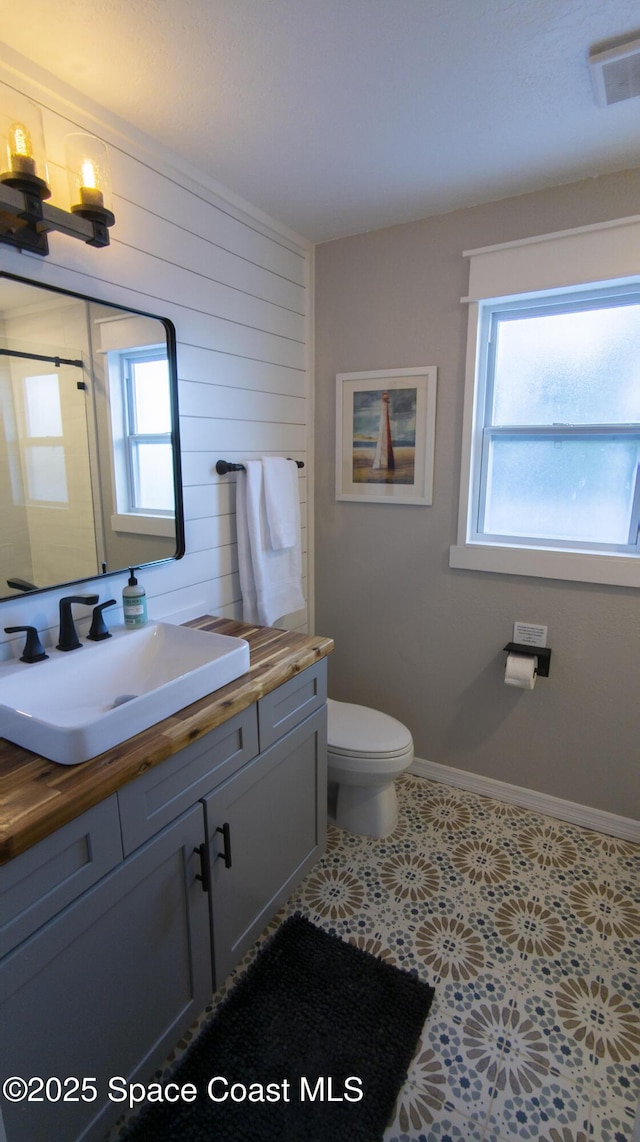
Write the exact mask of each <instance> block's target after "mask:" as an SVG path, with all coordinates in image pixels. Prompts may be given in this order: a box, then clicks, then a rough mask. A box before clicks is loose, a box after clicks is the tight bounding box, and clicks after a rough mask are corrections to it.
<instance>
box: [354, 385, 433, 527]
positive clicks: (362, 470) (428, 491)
mask: <svg viewBox="0 0 640 1142" xmlns="http://www.w3.org/2000/svg"><path fill="white" fill-rule="evenodd" d="M437 373H438V370H437V368H436V366H435V365H422V366H420V367H419V368H414V369H387V370H378V371H376V372H373V373H338V375H337V377H336V499H338V500H353V501H354V502H357V501H364V502H366V503H370V504H389V503H392V504H430V503H432V502H433V455H434V444H435V428H436V382H437Z"/></svg>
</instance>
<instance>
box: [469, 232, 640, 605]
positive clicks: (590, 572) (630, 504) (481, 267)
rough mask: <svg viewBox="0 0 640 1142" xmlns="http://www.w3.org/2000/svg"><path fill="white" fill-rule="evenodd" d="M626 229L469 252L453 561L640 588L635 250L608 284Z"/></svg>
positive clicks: (639, 319)
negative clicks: (625, 269)
mask: <svg viewBox="0 0 640 1142" xmlns="http://www.w3.org/2000/svg"><path fill="white" fill-rule="evenodd" d="M623 221H624V222H626V223H629V222H632V223H636V225H637V222H636V220H623ZM609 225H610V226H611V227H612V228H613V227H614V224H609ZM626 229H628V228H627V227H625V226H624V225H622V224H621V225H620V227H619V228H618V229H616V230H615V232H614V229H611V230H607V228H606V227H601V228H597V227H593V228H585V229H584V231H567V232H565V233H564V234H562V235H547V236H545V237H543V238H541V239H532V240H529V242H525V243H513V244H511V245H510V246H508V247H507V246H505V247H494V248H493V249H492V250H484V251H476V252H475V255H477V256H478V257H477V263H478V264H477V265H475V266H474V265H473V262H472V266H471V274H470V281H471V289H470V293H471V294H472V296H471V297H470V298H468V299H465V300H468V301H470V302H471V305H470V315H469V346H468V368H467V392H466V398H465V430H464V447H463V467H462V480H461V504H460V521H459V531H458V544H457V546H455V547H452V548H451V552H450V565H451V566H453V567H464V568H471V569H478V570H484V571H498V572H506V573H511V574H521V575H542V576H545V577H550V578H560V579H563V578H564V579H574V580H581V581H585V582H604V583H616V584H619V585H622V586H640V559H638V556H639V555H640V538H639V527H640V281H639V280H638V277H637V266H638V263H637V256H636V257H635V259H633V258H632V261H634V262H635V266H636V276H635V277H631V276H629V275H625V276H623V275H622V274H618V275H615V280H611V279H612V278H614V272H615V267H616V264H618V265H622V264H623V263H624V258H625V257H628V255H627V254H626V253H625V252H624V240H625V230H626ZM634 229H635V227H634ZM594 232H595V234H594ZM576 236H577V239H576ZM626 237H627V238H628V233H627V234H626ZM556 240H557V241H556ZM635 240H636V241H637V234H636V235H635ZM576 241H577V242H578V245H574V246H573V247H572V245H571V243H572V242H574V243H575V242H576ZM538 243H539V245H538ZM585 251H586V252H587V255H588V257H587V258H583V257H582V254H583V253H584V252H585ZM612 251H613V252H612ZM609 254H610V255H611V256H610V258H609V262H610V266H609V264H607V265H605V263H606V262H607V257H608V255H609ZM471 257H472V258H473V257H474V254H472V255H471ZM572 258H573V260H574V261H575V266H573V267H572V265H571V261H572ZM589 259H591V262H592V265H590V266H589V269H590V270H591V271H592V272H593V279H592V280H593V281H594V282H595V281H596V280H597V278H596V273H597V271H598V270H601V272H602V278H603V280H602V281H598V284H597V285H589V284H587V283H586V282H584V281H580V273H583V274H584V269H585V264H587V263H588V261H589ZM627 264H628V262H627V263H624V265H625V266H626V265H627ZM567 265H568V268H567ZM594 271H595V272H594ZM612 271H613V272H612ZM573 274H575V279H574V278H573V277H572V275H573ZM554 277H556V280H557V281H558V282H563V283H565V282H568V285H566V286H565V285H563V287H562V288H556V289H552V288H549V287H550V284H551V283H552V282H553V279H554ZM607 278H609V280H605V279H607ZM520 282H522V285H523V287H524V288H522V289H521V290H520V291H519V292H518V293H515V290H514V286H517V284H518V283H520ZM527 286H530V287H533V288H531V289H530V290H529V291H526V287H527ZM505 287H509V288H505ZM537 287H542V288H537ZM481 291H484V292H485V296H484V297H482V296H479V294H480V293H481ZM473 295H475V296H473Z"/></svg>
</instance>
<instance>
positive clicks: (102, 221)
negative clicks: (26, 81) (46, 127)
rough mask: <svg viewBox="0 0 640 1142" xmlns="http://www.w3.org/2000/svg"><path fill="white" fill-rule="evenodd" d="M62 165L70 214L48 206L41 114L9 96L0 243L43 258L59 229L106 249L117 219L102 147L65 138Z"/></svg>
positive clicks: (0, 152) (1, 117) (2, 120)
mask: <svg viewBox="0 0 640 1142" xmlns="http://www.w3.org/2000/svg"><path fill="white" fill-rule="evenodd" d="M9 104H10V105H9ZM2 136H3V137H2ZM65 160H66V164H67V169H68V175H69V187H70V191H71V210H70V211H67V210H62V209H60V207H58V206H53V205H50V204H49V203H47V202H46V199H48V198H50V197H51V191H50V189H49V184H48V176H47V166H46V158H45V149H44V132H43V129H42V116H41V114H40V109H39V108H38V107H37V106H36V105H35V104H34V103H31V102H30V100H28V99H25V98H24V97H23V96H19V95H18V94H17V93H15V92H13V93H11V95H10V97H9V99H8V101H7V103H6V110H5V109H3V110H2V112H0V242H4V243H6V244H8V245H10V246H13V247H14V249H18V250H30V251H31V252H32V253H34V254H42V255H43V256H44V255H46V254H48V253H49V242H48V239H47V234H48V233H49V232H50V231H51V230H58V231H59V232H60V233H62V234H68V235H69V236H70V237H72V238H79V239H80V241H82V242H86V243H87V245H88V246H108V245H109V227H110V226H113V223H114V222H115V216H114V214H113V212H112V210H111V181H110V175H109V158H108V152H107V148H106V146H105V144H104V143H103V142H102V141H101V140H100V139H96V138H94V137H93V136H92V135H83V134H79V133H78V134H72V135H68V136H67V139H66V140H65Z"/></svg>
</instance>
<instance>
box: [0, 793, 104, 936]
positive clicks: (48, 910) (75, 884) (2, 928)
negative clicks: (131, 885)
mask: <svg viewBox="0 0 640 1142" xmlns="http://www.w3.org/2000/svg"><path fill="white" fill-rule="evenodd" d="M120 860H122V843H121V840H120V821H119V818H118V801H117V797H116V795H115V794H114V795H113V796H112V797H108V798H107V800H106V801H102V802H100V804H99V805H95V806H94V808H93V809H88V810H87V812H86V813H83V814H82V816H80V817H77V818H76V819H75V821H70V822H69V824H68V825H63V827H62V828H61V829H58V830H57V832H55V833H53V834H52V835H51V836H50V837H46V838H45V839H44V840H43V841H40V842H39V843H38V844H37V845H34V846H33V847H32V848H30V849H28V850H27V852H24V853H21V854H20V856H17V857H15V859H14V860H12V861H10V862H9V864H7V865H5V866H4V867H3V869H2V874H1V877H0V885H1V887H0V917H1V919H0V956H4V955H6V953H7V952H9V951H11V949H12V948H15V947H16V945H17V944H19V943H21V942H22V940H26V938H27V936H30V935H31V934H32V932H35V930H36V928H39V927H40V926H41V925H42V924H44V923H46V921H47V920H50V919H51V917H52V916H55V914H56V913H57V912H60V911H61V909H62V908H64V907H66V905H67V904H69V903H71V901H72V900H75V899H76V897H77V896H79V895H80V894H81V893H82V892H84V891H85V889H87V888H90V887H91V885H92V884H95V883H96V881H98V880H100V878H101V877H103V876H104V875H105V874H106V873H107V872H110V870H111V869H112V868H114V867H115V865H116V864H118V862H119V861H120Z"/></svg>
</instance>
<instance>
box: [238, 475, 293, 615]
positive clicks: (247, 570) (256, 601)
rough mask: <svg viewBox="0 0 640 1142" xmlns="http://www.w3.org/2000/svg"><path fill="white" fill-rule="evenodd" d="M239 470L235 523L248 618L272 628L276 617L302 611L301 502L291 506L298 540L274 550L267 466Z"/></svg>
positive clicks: (244, 606) (244, 613) (243, 598)
mask: <svg viewBox="0 0 640 1142" xmlns="http://www.w3.org/2000/svg"><path fill="white" fill-rule="evenodd" d="M245 469H246V471H245V472H239V473H238V481H237V485H236V521H237V532H238V562H239V569H240V586H241V589H242V602H243V618H244V620H245V622H250V623H261V624H264V625H265V626H272V625H273V623H274V622H275V620H276V619H279V618H282V617H283V616H284V615H289V614H292V613H293V612H294V611H300V610H302V609H303V607H304V605H305V602H304V595H303V594H302V550H301V544H300V501H299V499H298V496H297V494H296V496H295V498H294V502H293V503H292V505H291V510H292V514H293V516H294V519H293V527H294V531H295V542H294V544H293V545H292V546H291V547H286V548H280V549H276V550H274V549H273V547H272V545H271V536H270V529H269V523H268V520H267V512H266V504H265V490H264V479H263V465H262V461H261V460H247V461H245Z"/></svg>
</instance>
